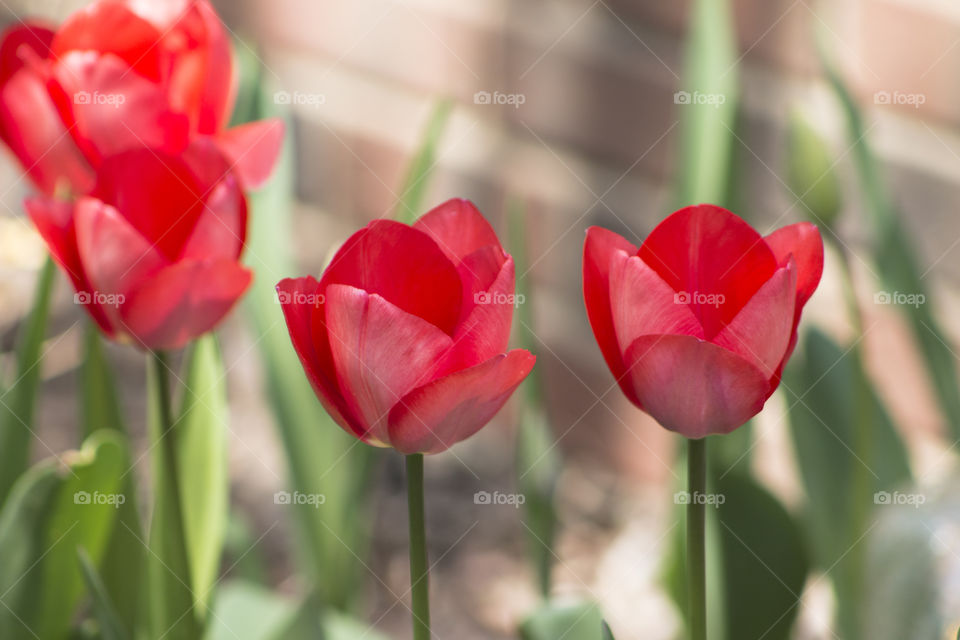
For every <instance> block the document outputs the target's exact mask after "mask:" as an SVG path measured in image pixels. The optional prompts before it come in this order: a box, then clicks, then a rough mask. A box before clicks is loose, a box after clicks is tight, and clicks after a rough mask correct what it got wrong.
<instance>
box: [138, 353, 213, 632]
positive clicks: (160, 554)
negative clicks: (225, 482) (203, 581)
mask: <svg viewBox="0 0 960 640" xmlns="http://www.w3.org/2000/svg"><path fill="white" fill-rule="evenodd" d="M147 357H148V360H149V366H148V369H147V428H148V431H149V434H150V442H151V453H152V455H153V511H152V517H151V520H150V534H149V553H148V555H147V571H146V587H145V588H146V594H147V599H148V602H147V605H148V628H149V633H148V635H149V637H155V638H165V639H166V640H196V638H198V637H200V635H201V633H200V629H201V625H200V620H199V617H198V615H197V613H198V612H197V611H196V609H195V607H194V598H193V591H192V590H191V583H192V580H191V578H190V558H189V555H188V552H187V547H186V534H185V531H184V524H183V511H182V504H181V501H180V491H181V487H180V483H179V481H180V479H179V474H178V472H177V468H178V465H177V460H176V455H177V453H178V452H179V450H178V448H177V447H176V446H175V445H174V444H173V441H172V440H171V438H175V434H176V429H175V425H174V424H173V422H174V420H173V416H172V409H171V407H170V404H169V403H170V399H169V397H164V396H167V395H169V389H167V388H166V387H167V383H166V381H165V379H164V378H165V377H166V376H169V375H170V373H169V372H167V371H166V370H164V368H165V367H167V366H169V364H168V363H167V362H166V359H165V358H163V357H161V356H160V355H159V354H148V356H147Z"/></svg>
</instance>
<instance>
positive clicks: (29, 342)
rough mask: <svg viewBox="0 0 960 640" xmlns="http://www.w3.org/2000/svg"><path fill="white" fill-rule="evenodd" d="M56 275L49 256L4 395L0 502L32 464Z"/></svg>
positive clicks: (0, 415)
mask: <svg viewBox="0 0 960 640" xmlns="http://www.w3.org/2000/svg"><path fill="white" fill-rule="evenodd" d="M55 276H56V267H55V266H54V264H53V260H52V259H51V258H47V261H46V263H44V265H43V270H42V271H41V272H40V277H39V279H38V281H37V288H36V291H35V293H34V299H33V308H32V309H31V311H30V316H29V318H28V319H27V320H26V321H25V322H24V325H23V327H22V329H21V334H20V336H19V344H18V346H17V369H16V372H15V375H16V378H15V380H14V381H13V384H11V385H10V386H9V387H8V388H7V390H6V392H5V393H4V395H3V396H2V397H0V505H2V504H3V502H4V500H5V499H6V497H7V494H8V493H9V492H10V488H11V487H12V486H13V483H14V482H16V480H17V478H18V477H19V476H20V474H21V473H23V472H24V471H25V470H26V469H27V467H28V466H29V464H30V443H31V440H32V438H33V413H34V409H35V407H36V397H37V387H38V386H39V384H40V373H41V367H40V360H41V353H40V349H41V347H42V345H43V337H44V334H45V333H46V331H47V316H49V314H50V295H51V293H52V291H53V283H54V279H55Z"/></svg>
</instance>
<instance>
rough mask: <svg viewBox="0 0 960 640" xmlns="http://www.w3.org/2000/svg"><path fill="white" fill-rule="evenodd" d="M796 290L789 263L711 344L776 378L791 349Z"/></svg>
mask: <svg viewBox="0 0 960 640" xmlns="http://www.w3.org/2000/svg"><path fill="white" fill-rule="evenodd" d="M796 289H797V268H796V265H795V263H794V262H793V260H792V259H790V260H789V261H788V263H787V265H786V266H784V267H782V268H780V269H778V270H777V272H776V273H774V274H773V277H772V278H770V279H769V280H768V281H767V282H766V284H764V285H763V286H762V287H760V290H759V291H757V293H756V295H754V296H753V298H751V299H750V302H748V303H747V304H746V306H744V307H743V309H741V310H740V313H738V314H737V317H736V318H734V319H733V321H732V322H731V323H730V324H728V325H727V326H726V327H724V328H723V331H721V332H720V333H718V334H717V335H716V336H714V337H713V340H711V342H713V343H714V344H717V345H720V346H721V347H724V348H726V349H729V350H730V351H732V352H734V353H736V354H737V355H739V356H740V357H742V358H744V359H746V360H748V361H749V362H751V363H753V365H754V366H755V367H757V368H758V369H759V370H760V371H761V372H763V374H764V375H765V376H766V377H767V378H768V379H769V378H771V377H773V375H774V374H775V372H776V371H777V368H778V367H779V366H780V363H781V362H783V359H784V357H785V356H786V353H787V347H788V346H789V345H790V337H791V335H792V333H793V316H794V313H793V311H794V302H795V300H796Z"/></svg>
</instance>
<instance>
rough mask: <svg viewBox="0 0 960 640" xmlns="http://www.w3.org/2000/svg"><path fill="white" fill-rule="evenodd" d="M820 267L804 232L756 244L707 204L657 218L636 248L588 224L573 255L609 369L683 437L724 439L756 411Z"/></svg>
mask: <svg viewBox="0 0 960 640" xmlns="http://www.w3.org/2000/svg"><path fill="white" fill-rule="evenodd" d="M822 271H823V242H822V241H821V239H820V233H819V231H818V230H817V228H816V227H815V226H814V225H812V224H809V223H800V224H794V225H790V226H787V227H784V228H782V229H779V230H777V231H775V232H774V233H772V234H770V235H769V236H766V237H762V236H761V235H760V234H758V233H757V232H756V231H755V230H754V229H753V228H751V227H750V225H748V224H747V223H746V222H744V221H743V220H741V219H740V218H738V217H737V216H735V215H734V214H732V213H730V212H729V211H727V210H725V209H722V208H720V207H715V206H713V205H706V204H704V205H699V206H695V207H687V208H685V209H681V210H680V211H677V212H676V213H674V214H673V215H671V216H670V217H668V218H667V219H666V220H664V221H663V222H661V223H660V224H659V225H658V226H657V228H656V229H654V230H653V232H652V233H651V234H650V235H649V236H648V237H647V239H646V240H645V241H644V242H643V244H642V245H641V246H640V248H639V249H638V248H637V247H635V246H633V245H632V244H630V243H629V242H628V241H627V240H625V239H624V238H622V237H620V236H619V235H617V234H615V233H613V232H611V231H607V230H606V229H601V228H599V227H591V228H590V229H589V230H588V231H587V239H586V243H585V244H584V250H583V292H584V299H585V301H586V307H587V315H588V317H589V319H590V324H591V326H592V327H593V332H594V335H595V336H596V338H597V342H598V343H599V344H600V350H601V351H602V352H603V356H604V358H605V359H606V361H607V365H608V366H609V367H610V371H611V372H612V373H613V375H614V377H615V378H616V379H617V382H618V383H619V384H620V388H621V389H622V390H623V392H624V393H625V394H626V396H627V398H629V399H630V401H631V402H633V403H634V404H635V405H637V406H638V407H640V408H641V409H643V410H644V411H646V412H647V413H649V414H650V415H652V416H653V417H654V418H656V419H657V421H658V422H659V423H660V424H661V425H663V426H664V427H666V428H667V429H670V430H671V431H677V432H679V433H681V434H683V435H684V436H687V437H688V438H702V437H704V436H707V435H710V434H716V433H729V432H730V431H733V430H734V429H736V428H737V427H739V426H740V425H742V424H743V423H744V422H746V421H747V420H748V419H750V418H751V417H752V416H754V415H756V414H757V413H758V412H759V411H760V409H762V408H763V405H764V402H766V400H767V398H769V397H770V395H771V394H772V393H773V392H774V390H776V388H777V386H778V385H779V384H780V373H781V371H782V369H783V365H784V363H785V362H786V360H787V358H789V356H790V353H791V352H792V351H793V347H794V344H795V343H796V339H797V323H798V322H799V320H800V312H801V310H802V309H803V305H804V304H805V303H806V302H807V300H808V299H809V298H810V295H811V294H812V293H813V291H814V289H816V287H817V284H818V283H819V282H820V275H821V273H822Z"/></svg>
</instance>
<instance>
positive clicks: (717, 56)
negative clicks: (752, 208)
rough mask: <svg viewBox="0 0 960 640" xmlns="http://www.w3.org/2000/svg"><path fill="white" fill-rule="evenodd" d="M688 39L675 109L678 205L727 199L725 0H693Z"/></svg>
mask: <svg viewBox="0 0 960 640" xmlns="http://www.w3.org/2000/svg"><path fill="white" fill-rule="evenodd" d="M692 12H693V13H692V22H691V26H690V29H691V30H690V34H689V36H688V37H687V45H686V65H685V68H684V75H683V80H682V82H681V84H682V87H683V88H682V90H681V91H679V92H678V93H677V94H675V100H674V101H675V102H676V103H677V109H678V110H680V111H679V113H680V123H681V124H680V127H681V128H680V162H679V164H678V165H677V167H678V175H677V179H678V185H677V199H678V200H679V203H678V206H686V205H691V204H697V203H700V202H710V203H714V204H721V205H722V204H725V203H726V202H727V200H728V198H729V195H730V194H729V186H730V175H729V172H730V166H731V162H732V158H733V155H734V154H733V149H734V146H733V145H734V138H733V131H735V130H736V119H737V104H738V102H739V87H738V82H739V73H738V70H737V65H738V62H739V60H738V58H737V45H736V38H735V34H734V31H733V19H732V16H731V12H730V6H729V2H728V1H727V0H697V1H696V2H695V3H694V5H693V8H692Z"/></svg>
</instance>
